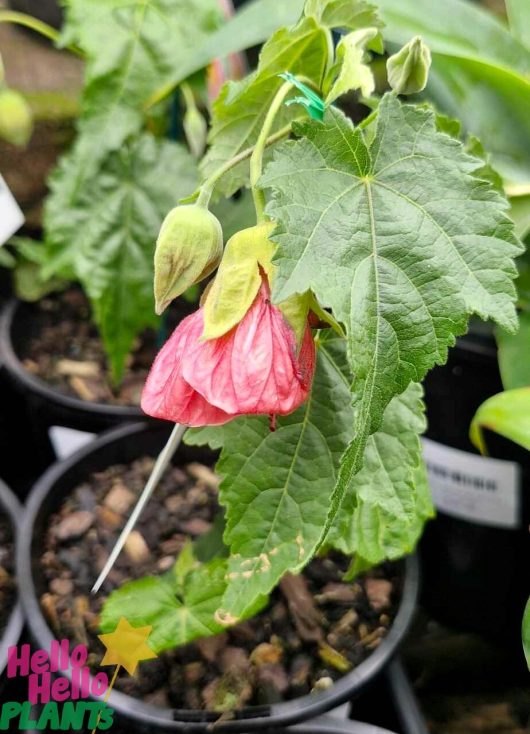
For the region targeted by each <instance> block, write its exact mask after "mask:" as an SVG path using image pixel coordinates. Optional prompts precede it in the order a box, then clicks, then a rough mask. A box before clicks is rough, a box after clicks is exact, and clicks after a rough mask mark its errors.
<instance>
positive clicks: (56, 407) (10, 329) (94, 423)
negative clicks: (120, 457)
mask: <svg viewBox="0 0 530 734" xmlns="http://www.w3.org/2000/svg"><path fill="white" fill-rule="evenodd" d="M33 313H34V312H33V310H32V307H31V306H30V305H28V304H25V303H21V302H20V301H16V300H11V301H9V303H7V304H6V305H5V306H4V308H3V310H2V313H1V314H0V355H1V360H2V363H3V365H4V369H5V371H6V374H7V377H8V379H9V381H10V384H11V385H12V387H13V389H14V390H16V391H17V393H18V395H19V396H21V397H22V398H23V401H24V404H25V407H24V408H23V410H25V411H26V413H27V414H28V415H29V416H30V420H29V421H28V423H27V432H28V434H27V437H28V441H29V442H30V443H31V446H32V459H33V461H34V463H35V466H36V468H37V469H38V470H39V471H38V474H37V475H36V476H38V475H40V474H41V473H42V471H44V469H46V468H47V467H48V466H49V465H50V464H51V463H52V462H53V461H55V459H56V455H55V451H54V449H53V447H52V444H51V441H50V433H49V431H50V428H51V427H52V426H63V427H67V428H73V429H75V430H78V431H85V432H87V433H100V432H101V431H104V430H106V429H108V428H112V427H114V426H117V425H120V424H121V423H124V422H127V421H138V420H147V417H146V416H145V415H144V414H143V413H142V411H141V410H140V408H139V407H137V406H121V405H104V404H100V403H90V402H87V401H84V400H80V399H79V398H75V397H72V396H70V395H65V394H63V393H61V392H59V391H58V390H55V389H53V387H51V386H50V385H49V384H47V383H46V382H44V380H41V379H40V378H39V377H36V376H35V375H32V374H30V373H29V372H28V371H27V370H26V369H25V367H24V365H23V364H22V362H21V361H20V359H19V358H18V356H17V355H18V353H19V352H20V350H21V348H22V346H23V344H24V342H26V341H27V340H28V339H30V338H31V336H32V334H34V333H35V330H36V328H37V327H36V324H35V320H34V318H33ZM36 476H35V478H36Z"/></svg>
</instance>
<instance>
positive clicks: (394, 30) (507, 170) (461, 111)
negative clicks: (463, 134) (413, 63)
mask: <svg viewBox="0 0 530 734" xmlns="http://www.w3.org/2000/svg"><path fill="white" fill-rule="evenodd" d="M522 2H523V3H524V2H526V0H522ZM379 6H380V9H381V13H382V15H383V20H384V21H385V23H386V28H385V37H386V39H387V40H388V41H392V42H393V43H398V44H403V43H405V42H406V41H408V40H409V39H410V37H411V36H412V35H415V34H421V35H422V37H423V38H424V40H425V42H426V43H427V44H428V46H429V48H430V49H431V51H432V52H433V66H432V69H431V74H430V82H429V85H428V87H427V90H426V93H427V95H428V96H429V97H430V99H432V100H433V101H434V102H436V104H437V106H438V107H439V108H440V109H441V110H443V111H445V112H446V113H448V114H450V115H452V116H454V117H458V118H459V119H460V120H462V122H463V124H464V128H465V129H466V130H467V131H470V132H472V133H474V134H475V135H477V136H478V137H479V138H480V139H481V140H482V142H483V143H484V146H485V147H486V149H487V150H488V152H490V153H491V154H492V155H493V163H494V165H495V167H496V168H497V169H498V170H499V171H500V172H501V173H502V174H503V176H504V177H505V178H507V179H508V180H513V181H519V182H526V183H527V182H528V181H529V176H530V152H529V151H530V117H529V115H528V107H529V99H530V49H529V48H525V47H524V46H523V45H522V44H521V43H519V42H518V41H517V40H516V39H515V38H514V37H513V36H512V35H510V33H509V32H508V30H507V29H506V27H505V26H503V25H502V23H501V22H500V21H499V20H498V19H497V18H496V17H495V16H494V15H493V14H491V13H488V12H487V11H485V10H484V9H483V8H481V7H480V6H479V5H478V4H475V3H470V2H464V1H463V0H447V1H446V2H444V3H440V2H438V0H400V2H399V3H396V2H395V0H380V2H379Z"/></svg>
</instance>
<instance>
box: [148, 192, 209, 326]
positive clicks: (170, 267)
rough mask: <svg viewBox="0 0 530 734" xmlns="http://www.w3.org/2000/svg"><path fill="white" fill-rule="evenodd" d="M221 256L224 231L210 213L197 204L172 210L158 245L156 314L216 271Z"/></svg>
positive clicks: (156, 253)
mask: <svg viewBox="0 0 530 734" xmlns="http://www.w3.org/2000/svg"><path fill="white" fill-rule="evenodd" d="M222 254H223V230H222V229H221V225H220V223H219V220H218V219H217V218H216V217H215V216H214V215H213V214H212V213H211V212H210V211H208V209H205V208H204V207H202V206H199V205H198V204H191V205H187V206H177V207H175V208H174V209H172V210H171V211H170V212H169V214H168V215H167V217H166V218H165V219H164V222H163V223H162V227H161V229H160V234H159V235H158V240H157V243H156V250H155V302H156V306H155V310H156V313H157V314H161V313H162V312H163V311H164V309H166V308H167V306H168V305H169V304H170V303H171V301H172V300H173V299H174V298H176V297H177V296H180V295H181V294H182V293H184V291H186V290H187V289H188V288H189V287H190V286H191V285H193V284H194V283H199V282H200V281H201V280H203V279H204V278H206V276H207V275H209V274H210V273H211V272H212V270H215V268H216V267H217V266H218V265H219V262H220V261H221V256H222Z"/></svg>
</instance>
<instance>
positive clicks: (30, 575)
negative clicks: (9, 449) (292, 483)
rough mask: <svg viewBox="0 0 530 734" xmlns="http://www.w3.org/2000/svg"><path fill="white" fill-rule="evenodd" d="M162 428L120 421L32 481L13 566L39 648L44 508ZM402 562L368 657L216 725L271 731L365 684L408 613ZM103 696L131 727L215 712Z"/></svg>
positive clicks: (153, 444)
mask: <svg viewBox="0 0 530 734" xmlns="http://www.w3.org/2000/svg"><path fill="white" fill-rule="evenodd" d="M167 435H168V429H166V428H160V427H153V426H148V425H146V424H135V425H127V426H122V427H120V428H117V429H115V430H113V431H109V432H108V433H106V434H104V435H102V436H100V437H98V438H97V439H96V440H95V441H94V442H93V444H92V445H90V446H87V447H84V448H83V449H81V450H80V451H78V452H77V453H76V454H74V455H72V456H70V457H69V458H67V459H66V460H64V461H62V462H58V463H56V464H54V465H53V466H51V467H50V468H49V469H48V471H47V472H46V473H45V474H44V475H43V476H42V477H41V478H40V480H39V481H38V482H37V484H36V485H35V486H34V488H33V490H32V492H31V494H30V497H29V500H28V503H27V510H26V513H25V515H24V520H23V523H22V528H21V542H20V545H19V548H18V554H17V569H18V576H19V579H20V582H21V596H22V602H23V605H24V608H25V611H26V615H27V618H28V624H29V627H30V632H31V634H32V636H33V638H34V639H35V641H36V643H37V644H38V646H39V647H41V648H48V647H49V645H50V643H51V640H52V638H53V635H52V632H51V630H50V629H49V627H48V624H47V622H46V620H45V619H44V617H43V614H42V612H41V609H40V605H39V601H38V600H39V597H40V594H41V593H42V592H43V579H42V575H41V574H40V572H39V568H38V559H39V557H40V554H41V552H42V539H43V537H44V529H45V526H46V522H47V519H48V517H49V515H50V514H51V513H52V512H54V510H55V509H56V508H57V507H58V505H59V504H60V503H61V501H62V500H63V499H64V498H65V497H66V496H67V495H68V494H69V493H70V492H71V490H72V489H73V488H74V487H75V486H77V485H78V484H79V483H80V482H82V481H84V480H85V479H86V477H87V475H88V474H90V473H91V472H94V471H101V470H103V469H104V468H105V467H107V466H109V465H112V464H114V463H120V462H128V461H131V460H133V459H134V458H137V457H138V456H141V455H142V454H151V455H155V454H157V453H158V452H159V450H160V448H161V447H162V445H163V443H164V441H165V439H166V438H167ZM198 456H199V457H202V458H204V453H200V454H199V453H198V451H197V449H193V448H190V447H186V446H182V447H181V448H180V449H179V451H178V452H177V455H176V462H186V461H190V460H191V459H193V458H197V457H198ZM403 568H404V579H403V592H402V598H401V602H400V606H399V610H398V613H397V615H396V618H395V620H394V623H393V625H392V628H391V629H390V631H389V633H388V636H387V637H386V638H385V639H384V640H383V642H382V644H381V645H380V646H379V647H378V648H377V649H376V650H375V651H374V652H373V653H372V654H371V655H370V657H369V658H367V659H366V660H365V661H364V662H363V663H361V664H360V665H359V666H358V667H357V668H356V669H355V670H353V671H352V672H351V673H349V674H348V675H345V676H344V677H343V678H342V679H341V680H339V681H338V682H337V683H335V684H334V685H333V687H332V688H330V689H329V690H327V691H324V692H320V693H318V694H314V695H309V696H304V697H302V698H299V699H296V700H292V701H289V702H284V703H279V704H274V705H271V706H259V707H249V708H246V709H243V710H241V711H238V712H237V713H236V717H235V719H234V720H232V721H230V722H220V723H218V724H216V726H215V729H216V731H219V732H231V731H234V732H242V731H245V732H249V731H253V730H256V729H264V728H268V727H272V728H274V731H277V730H278V728H279V727H281V726H287V725H289V724H293V723H297V722H300V721H304V720H307V719H311V718H313V717H315V716H317V715H319V714H321V713H324V712H326V711H329V710H330V709H332V708H334V707H336V706H338V705H339V704H341V703H343V702H345V701H347V700H348V699H350V698H351V697H352V696H354V695H356V694H358V693H359V692H360V691H361V690H362V689H364V688H365V687H366V686H368V685H369V684H370V683H371V682H372V681H373V680H374V679H375V678H376V677H377V676H378V675H379V674H380V673H381V672H382V671H383V670H384V669H385V666H387V665H388V663H389V662H390V660H391V659H392V657H393V655H394V654H395V652H396V650H397V649H398V647H399V645H400V644H401V642H402V640H403V637H404V635H405V633H406V631H407V629H408V627H409V624H410V622H411V620H412V617H413V614H414V610H415V606H416V599H417V595H418V585H419V581H418V577H419V569H418V563H417V559H416V558H415V557H409V558H407V560H406V561H405V562H404V564H403ZM109 701H110V706H111V707H112V708H113V709H114V710H115V711H116V714H117V715H118V716H121V717H122V718H123V719H125V720H128V722H129V725H130V727H131V730H134V731H181V732H182V731H185V732H206V731H208V730H209V727H210V726H211V724H212V722H213V721H216V720H217V719H218V718H219V717H218V714H215V713H211V712H205V711H179V710H172V709H163V708H159V707H155V706H153V705H149V704H146V703H144V702H142V701H139V700H136V699H133V698H131V697H129V696H126V695H124V694H122V693H119V692H113V693H112V694H111V696H110V699H109Z"/></svg>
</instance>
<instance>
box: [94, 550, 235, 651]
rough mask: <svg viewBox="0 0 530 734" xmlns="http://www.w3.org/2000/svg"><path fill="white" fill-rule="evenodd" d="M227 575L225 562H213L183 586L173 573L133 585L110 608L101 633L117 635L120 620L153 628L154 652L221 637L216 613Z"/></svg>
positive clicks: (116, 593)
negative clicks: (124, 619)
mask: <svg viewBox="0 0 530 734" xmlns="http://www.w3.org/2000/svg"><path fill="white" fill-rule="evenodd" d="M225 575H226V561H225V560H214V561H212V562H210V563H208V564H204V565H201V566H200V567H199V568H196V569H193V570H189V571H188V572H187V573H186V575H185V576H184V578H183V579H182V580H181V581H180V582H179V581H178V579H177V578H176V577H175V576H174V575H173V571H171V572H170V573H169V574H167V575H164V576H160V577H155V576H146V577H144V578H142V579H139V580H137V581H130V582H129V583H126V584H124V585H123V586H122V587H121V588H119V589H118V590H117V591H114V592H113V593H112V594H111V595H110V596H109V598H108V599H107V601H106V602H105V605H104V607H103V611H102V614H101V620H100V627H101V630H102V631H103V632H111V631H113V630H114V629H115V628H116V625H117V624H118V622H119V620H120V619H121V617H126V618H127V620H128V621H129V623H130V624H132V625H133V627H140V626H144V625H152V627H153V630H152V632H151V634H150V636H149V646H150V647H151V648H152V649H153V650H154V651H155V652H161V651H162V650H169V649H171V648H173V647H176V646H178V645H185V644H186V643H188V642H191V641H192V640H195V639H197V638H198V637H208V636H209V635H214V634H216V633H217V632H221V631H222V630H223V626H222V625H221V624H220V623H219V622H216V621H215V611H216V609H217V608H218V607H219V603H220V601H221V598H222V595H223V592H224V590H225V588H226V581H225Z"/></svg>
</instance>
